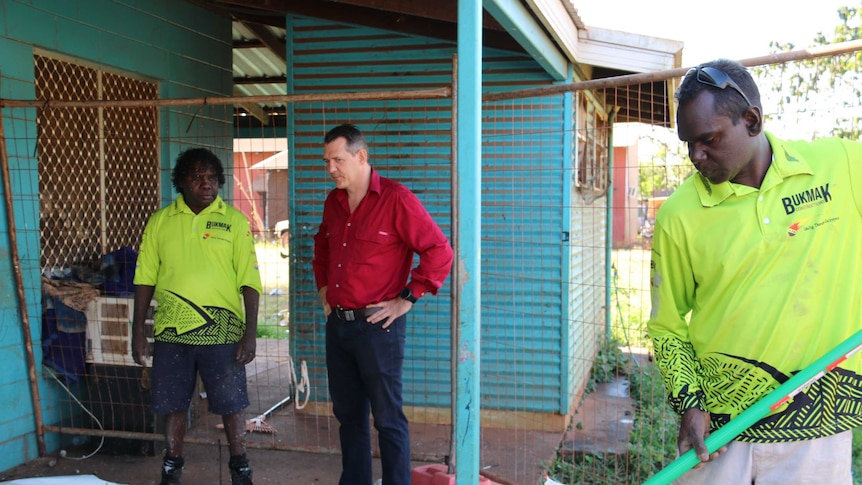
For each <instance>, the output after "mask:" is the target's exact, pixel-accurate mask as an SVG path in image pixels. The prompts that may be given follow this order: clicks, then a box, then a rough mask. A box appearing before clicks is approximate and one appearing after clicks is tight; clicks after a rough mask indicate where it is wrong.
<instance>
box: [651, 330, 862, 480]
mask: <svg viewBox="0 0 862 485" xmlns="http://www.w3.org/2000/svg"><path fill="white" fill-rule="evenodd" d="M860 350H862V330H859V331H858V332H856V333H854V334H853V335H851V336H850V337H849V338H848V339H847V340H845V341H843V342H841V343H840V344H838V346H837V347H835V348H833V349H832V350H830V351H829V352H827V353H826V354H825V355H823V356H822V357H820V358H819V359H817V360H816V361H814V363H813V364H811V365H809V366H808V367H806V368H804V369H802V370H801V371H799V372H798V373H796V375H794V376H793V377H791V378H790V379H789V380H787V382H785V383H784V384H782V385H780V386H779V387H778V388H777V389H775V390H774V391H772V392H770V393H769V394H767V395H766V396H764V397H763V398H762V399H760V400H759V401H757V402H756V403H754V404H753V405H752V406H751V407H750V408H748V409H746V410H745V411H743V412H742V413H740V414H739V416H737V417H736V418H734V419H731V420H730V421H729V422H728V423H727V424H725V425H724V426H722V427H721V428H719V429H718V430H716V431H715V432H714V433H712V434H710V435H709V437H707V438H706V440H705V444H706V449H707V451H708V452H709V453H710V454H712V453H714V452H715V451H716V450H717V449H719V448H721V447H722V446H724V445H726V444H727V443H728V442H729V441H730V440H732V439H733V438H735V437H737V436H738V435H739V434H740V433H742V432H743V431H745V430H746V429H748V427H750V426H751V425H753V424H754V423H756V422H757V421H759V420H760V419H761V418H763V417H764V416H766V415H767V414H769V413H770V412H772V411H774V410H775V409H778V408H779V407H781V406H782V405H783V404H784V403H786V402H787V401H789V400H790V399H792V398H793V396H795V395H797V394H799V393H800V392H801V391H802V390H803V389H805V388H806V387H808V386H810V385H811V384H812V383H814V382H815V381H817V380H818V379H820V378H821V377H823V376H824V375H826V373H827V372H831V371H832V369H834V368H836V367H838V365H839V364H840V363H842V362H844V361H845V360H847V359H848V358H850V356H852V355H853V354H855V353H856V352H859V351H860ZM698 463H700V458H698V457H697V454H696V453H695V451H694V449H693V448H692V449H690V450H688V451H687V452H685V453H684V454H683V455H682V456H680V457H679V458H677V459H676V460H674V461H673V462H671V464H670V465H668V466H666V467H664V468H663V469H662V471H660V472H658V473H656V474H655V475H653V477H652V478H650V479H649V480H647V481H646V482H644V485H667V484H669V483H671V482H672V481H674V480H676V479H677V478H679V477H680V476H681V475H682V474H683V473H685V472H687V471H688V470H689V469H691V468H692V467H693V466H695V465H697V464H698Z"/></svg>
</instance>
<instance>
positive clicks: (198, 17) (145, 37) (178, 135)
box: [0, 0, 232, 470]
mask: <svg viewBox="0 0 862 485" xmlns="http://www.w3.org/2000/svg"><path fill="white" fill-rule="evenodd" d="M137 3H138V5H135V6H132V5H131V4H130V3H129V2H122V1H113V0H88V1H86V2H84V1H58V0H54V1H41V2H20V1H13V0H0V19H6V21H0V97H3V98H7V99H22V100H30V99H34V98H35V88H34V69H33V55H34V49H36V48H38V49H41V50H42V52H55V53H58V54H62V55H64V56H66V58H77V59H81V60H85V61H87V62H89V63H92V64H96V65H99V66H105V67H110V68H113V69H117V70H120V71H123V72H127V73H130V74H135V75H138V76H142V77H145V78H148V79H152V80H156V81H157V82H159V86H160V93H161V96H162V97H182V96H185V97H195V96H210V95H220V96H224V95H230V94H232V68H231V35H230V29H231V26H230V19H228V18H227V17H220V16H217V15H215V14H212V13H210V12H208V11H206V10H203V9H200V8H198V7H195V6H193V5H191V4H190V3H188V2H173V3H169V2H165V1H158V2H137ZM13 19H14V21H13ZM35 111H36V110H35V109H4V110H3V113H2V115H3V116H4V120H3V121H4V131H5V135H6V137H7V149H8V152H9V161H10V169H11V172H12V175H11V177H10V179H11V180H10V182H11V185H12V188H13V191H14V193H13V194H12V196H13V199H14V210H15V218H16V219H15V224H16V228H17V232H16V234H17V237H18V248H19V255H20V258H21V269H22V271H23V274H24V286H25V291H26V298H27V303H28V305H27V313H28V315H29V318H30V332H31V334H32V336H33V342H34V351H35V354H36V355H35V358H36V362H37V365H39V364H40V363H41V361H42V352H41V347H40V345H39V342H40V338H41V335H40V334H41V318H40V315H41V302H40V296H41V295H40V290H39V288H40V271H41V268H40V263H39V261H40V254H39V253H40V239H39V212H38V211H39V193H38V191H39V183H38V164H37V160H36V157H35V153H36V148H35V146H36V138H37V128H36V122H35V120H36V114H35ZM180 111H181V110H175V111H174V115H163V117H162V118H161V120H160V123H161V124H162V132H161V136H163V137H164V142H163V146H162V152H161V153H162V155H163V158H162V164H163V165H162V166H163V168H165V169H166V172H165V173H166V174H167V175H166V176H165V177H164V178H163V184H162V185H163V189H164V190H163V196H164V197H165V198H170V197H171V196H172V194H171V189H170V184H169V183H167V182H166V181H167V180H168V179H169V172H170V171H169V167H170V166H172V162H173V160H174V159H175V157H176V154H177V153H178V151H179V149H181V148H182V145H183V144H184V143H185V142H186V141H188V142H190V143H191V142H200V140H202V139H204V138H206V140H208V141H206V140H205V141H204V143H209V144H210V145H211V146H212V147H213V148H217V147H221V148H222V150H221V151H220V153H219V154H220V155H222V159H223V160H229V159H230V158H228V157H227V156H226V155H227V154H229V150H230V142H231V134H232V131H231V121H232V120H231V118H232V113H231V110H230V109H229V108H228V109H213V110H212V111H209V110H206V109H203V110H201V112H199V113H197V116H198V119H197V121H199V123H198V124H195V125H194V127H193V128H194V129H193V134H189V133H188V129H189V127H190V123H189V119H191V118H192V117H193V116H194V115H195V113H193V112H192V113H185V114H183V113H180ZM195 138H196V140H195ZM168 140H172V141H168ZM0 193H2V188H0ZM0 205H2V204H0ZM7 233H8V227H7V224H6V213H5V207H0V234H2V237H0V254H4V255H6V256H5V257H3V258H0V359H3V362H5V365H4V366H3V369H2V372H0V408H2V409H3V411H4V412H3V414H2V416H0V430H2V431H0V470H5V469H8V468H11V467H13V466H16V465H19V464H21V463H24V462H25V461H28V460H31V459H33V458H36V456H37V451H38V450H37V448H36V440H35V423H34V418H33V402H32V400H31V398H30V396H31V393H30V387H29V382H28V378H27V369H26V359H25V356H24V345H23V337H22V332H21V329H20V326H21V318H22V316H21V314H20V312H19V310H18V307H17V295H16V291H15V280H14V277H13V273H12V267H11V264H10V261H9V257H8V254H9V240H8V237H7ZM38 375H39V376H41V375H42V374H41V372H40V373H38ZM39 388H40V396H41V399H42V407H43V408H42V410H43V421H44V423H45V424H48V425H53V424H57V420H58V419H59V416H60V412H61V407H62V406H60V405H57V404H56V403H58V402H60V401H63V400H68V396H66V397H61V394H63V391H61V390H60V389H59V387H58V386H56V385H55V384H53V383H50V382H48V383H46V382H40V386H39ZM58 445H59V442H58V440H57V436H56V435H48V436H47V440H46V446H47V448H48V451H49V452H50V451H55V450H56V448H57V446H58Z"/></svg>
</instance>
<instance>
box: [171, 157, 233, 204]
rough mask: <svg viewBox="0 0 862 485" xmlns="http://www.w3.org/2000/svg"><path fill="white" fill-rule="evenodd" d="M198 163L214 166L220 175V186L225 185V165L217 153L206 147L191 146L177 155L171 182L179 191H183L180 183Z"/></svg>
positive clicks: (214, 170) (208, 166) (218, 175)
mask: <svg viewBox="0 0 862 485" xmlns="http://www.w3.org/2000/svg"><path fill="white" fill-rule="evenodd" d="M197 165H203V166H205V167H207V168H212V169H213V172H215V174H216V177H218V186H219V188H221V187H222V186H223V185H224V182H225V178H224V167H223V166H222V164H221V160H219V158H218V157H217V156H216V155H215V153H213V152H211V151H209V150H207V149H206V148H189V149H188V150H185V151H183V152H182V153H180V154H179V155H178V156H177V163H176V165H174V170H173V172H172V173H171V183H172V184H173V185H174V189H176V191H177V192H179V193H182V192H183V190H182V188H181V187H180V183H181V182H182V181H183V180H185V178H186V177H188V176H189V174H190V173H191V172H192V170H193V169H194V168H195V166H197Z"/></svg>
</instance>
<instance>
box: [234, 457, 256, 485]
mask: <svg viewBox="0 0 862 485" xmlns="http://www.w3.org/2000/svg"><path fill="white" fill-rule="evenodd" d="M228 468H229V469H230V483H231V485H253V484H252V482H251V475H252V471H251V466H249V464H248V457H247V456H246V455H245V454H244V453H243V454H242V455H236V456H232V457H230V461H229V462H228Z"/></svg>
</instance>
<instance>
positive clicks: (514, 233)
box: [287, 17, 601, 412]
mask: <svg viewBox="0 0 862 485" xmlns="http://www.w3.org/2000/svg"><path fill="white" fill-rule="evenodd" d="M287 35H288V53H289V56H288V57H289V58H288V66H289V71H290V72H291V73H292V74H293V76H292V78H291V79H290V80H289V81H288V91H289V92H290V93H296V94H299V93H318V92H332V91H371V90H396V89H397V90H401V89H416V88H429V87H440V86H444V85H448V84H449V83H450V82H451V70H452V60H451V59H452V55H453V54H454V53H455V50H456V49H455V46H454V45H452V44H448V43H442V42H439V41H436V40H431V39H423V38H418V37H408V36H405V35H401V34H396V33H390V32H384V31H380V30H375V29H369V28H363V27H353V26H346V25H337V24H331V23H326V22H324V21H320V20H313V19H307V18H301V17H294V18H289V20H288V31H287ZM483 76H484V79H483V84H484V85H485V86H486V89H490V90H503V89H505V90H509V89H515V88H518V87H528V86H535V85H542V84H548V83H549V82H550V80H549V79H548V77H547V76H546V75H545V74H544V72H543V71H542V70H541V68H539V66H538V65H536V64H535V62H533V61H532V60H531V59H529V58H527V57H525V56H519V55H514V54H510V53H503V52H499V51H490V50H489V51H486V53H485V58H484V68H483ZM561 106H562V96H556V97H550V98H543V99H527V100H518V101H514V102H512V101H508V102H501V103H497V104H495V105H493V106H492V105H486V106H485V107H484V111H485V119H484V126H483V129H484V134H483V150H484V152H483V161H482V164H483V181H482V190H483V211H482V212H483V226H482V235H483V239H482V268H483V272H482V338H483V342H482V398H483V402H482V406H483V408H495V409H517V410H527V411H541V412H559V407H560V402H561V399H563V400H564V399H565V398H564V397H563V398H561V394H562V393H568V392H569V389H565V386H564V385H563V383H562V379H563V377H562V375H563V373H562V372H561V369H562V366H563V365H568V364H569V363H568V362H565V363H564V362H562V359H563V357H564V356H566V352H564V350H563V349H562V348H561V346H562V340H563V339H562V336H563V333H564V330H563V328H562V326H563V322H564V319H563V316H562V314H561V308H562V300H563V298H564V297H563V295H562V294H561V285H560V279H561V277H562V276H561V274H562V264H563V261H565V260H566V257H565V255H564V254H562V251H563V249H562V248H563V247H564V246H563V244H562V243H561V232H562V231H563V230H564V229H563V227H564V226H567V225H568V221H563V220H562V214H563V210H562V207H561V205H562V202H561V201H562V191H563V190H569V185H568V184H569V180H563V177H562V173H563V165H564V162H563V156H562V153H563V146H564V144H565V143H568V139H569V138H570V137H571V133H570V131H569V130H567V129H565V127H564V126H563V124H562V119H563V117H562V111H561V109H562V108H561ZM289 116H290V117H291V119H290V120H289V121H290V125H289V126H291V127H292V129H290V130H289V133H288V135H289V139H290V141H291V143H292V145H293V146H291V147H290V153H291V154H292V156H293V157H294V159H293V160H292V162H291V163H292V167H293V170H292V177H293V180H292V181H291V184H290V186H291V187H292V188H293V190H294V192H293V194H292V195H293V197H294V199H293V200H295V203H294V204H293V205H292V210H293V211H294V213H293V214H292V217H291V220H292V221H295V226H294V227H295V228H296V231H297V234H296V238H295V243H296V246H294V248H293V250H294V251H295V253H294V254H295V255H296V256H295V264H294V265H293V268H294V269H293V271H294V274H293V282H294V284H292V288H293V289H292V291H293V292H294V294H293V298H292V300H293V305H294V308H292V309H291V315H292V316H294V322H295V323H294V325H295V328H294V330H293V335H295V336H296V338H295V340H294V345H295V349H294V355H295V356H296V358H297V359H304V360H307V361H308V364H309V371H310V374H311V381H312V383H318V384H315V385H316V386H318V387H317V389H318V392H317V393H316V394H315V395H314V396H313V399H315V400H326V399H328V395H327V394H326V389H325V386H323V385H322V383H323V382H326V371H325V369H326V367H325V355H324V354H325V346H324V322H323V315H322V312H321V311H320V305H319V301H318V296H317V293H316V287H315V284H314V276H313V273H312V269H311V259H312V256H313V241H312V237H313V235H314V234H315V233H316V231H317V227H318V225H319V223H320V218H321V210H322V208H323V201H324V199H325V197H326V195H327V193H328V192H329V191H330V190H331V188H332V183H331V181H330V180H329V178H328V177H327V175H326V174H325V172H324V170H323V166H322V163H321V161H320V158H321V155H322V140H323V136H324V134H325V133H326V131H327V130H328V129H329V128H331V127H333V126H335V125H337V124H339V123H343V122H348V121H349V122H352V123H356V124H357V125H358V126H359V127H360V128H362V129H363V131H365V132H366V134H367V135H368V138H369V144H370V158H371V162H372V165H373V166H374V167H375V168H376V169H377V170H378V171H379V172H380V173H381V174H382V175H384V176H388V177H391V178H393V179H395V180H398V181H400V182H402V183H404V184H405V185H407V186H408V187H410V188H411V189H412V190H413V191H414V192H416V194H417V195H418V196H419V198H420V199H421V200H422V201H423V203H424V204H425V206H426V207H427V209H428V210H429V212H430V213H431V214H432V216H434V218H435V219H436V220H437V221H438V223H439V224H440V226H441V227H442V229H443V231H444V232H445V233H446V234H447V235H450V234H451V225H450V222H451V217H450V213H451V194H450V155H451V154H450V151H451V150H450V127H451V109H450V103H449V101H448V100H442V101H440V100H436V101H426V100H416V101H361V102H356V101H354V102H347V101H344V102H334V103H326V104H322V103H297V104H295V105H292V110H291V111H290V113H289ZM599 272H601V270H600V269H599ZM450 283H451V280H448V281H447V283H446V284H445V285H444V287H443V288H442V289H441V292H440V294H439V295H438V296H437V297H433V298H425V299H423V300H422V302H421V304H419V305H417V306H416V307H415V309H414V310H413V311H412V312H411V314H410V330H409V335H408V341H407V346H408V349H407V355H408V358H407V360H406V362H405V369H404V375H405V382H404V388H405V392H404V397H405V403H406V404H408V405H416V406H448V405H449V403H450V381H451V378H450V365H449V363H450V334H451V332H450V320H451V317H450V311H451V310H450V302H451V286H450ZM573 306H574V307H578V308H580V307H582V306H583V305H580V304H577V305H573ZM572 355H574V354H572V353H570V352H569V353H568V356H572ZM570 387H571V386H570Z"/></svg>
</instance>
